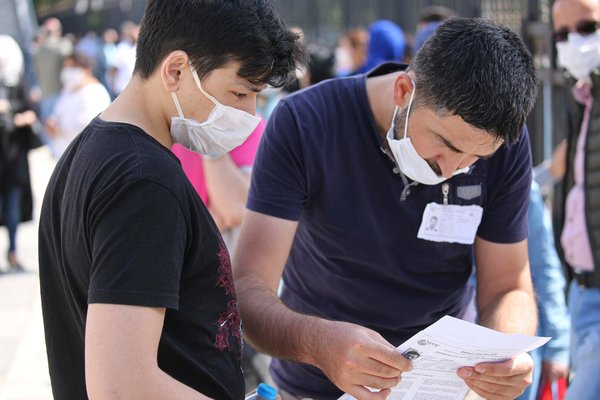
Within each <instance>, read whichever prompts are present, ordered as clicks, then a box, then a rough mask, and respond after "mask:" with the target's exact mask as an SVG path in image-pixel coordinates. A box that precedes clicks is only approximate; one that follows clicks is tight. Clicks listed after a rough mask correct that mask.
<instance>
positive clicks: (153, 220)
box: [88, 180, 187, 309]
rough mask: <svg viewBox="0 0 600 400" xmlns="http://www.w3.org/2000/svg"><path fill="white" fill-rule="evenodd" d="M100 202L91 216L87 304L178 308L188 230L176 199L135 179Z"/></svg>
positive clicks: (162, 188) (163, 190) (147, 182)
mask: <svg viewBox="0 0 600 400" xmlns="http://www.w3.org/2000/svg"><path fill="white" fill-rule="evenodd" d="M101 203H102V204H97V205H95V206H94V207H92V211H91V213H90V222H89V229H88V231H89V243H90V247H91V253H92V269H91V274H90V286H89V292H88V303H90V304H91V303H111V304H126V305H138V306H145V307H165V308H172V309H177V308H178V301H179V285H180V278H181V271H182V266H183V261H184V254H185V249H186V235H187V234H186V232H187V227H186V223H185V221H186V220H185V218H184V214H183V210H182V207H181V205H180V203H179V201H178V200H177V198H176V197H175V195H174V194H173V193H172V192H171V191H169V190H168V189H166V188H165V187H163V186H161V185H159V184H157V183H154V182H152V181H147V180H136V181H133V182H130V183H126V184H124V185H123V186H122V187H121V188H120V189H119V190H118V191H117V192H116V193H114V194H113V195H111V196H110V198H109V199H107V200H105V201H103V202H101Z"/></svg>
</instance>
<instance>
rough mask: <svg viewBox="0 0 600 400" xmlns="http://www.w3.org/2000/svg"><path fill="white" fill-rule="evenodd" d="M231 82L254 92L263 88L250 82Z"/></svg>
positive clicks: (258, 91)
mask: <svg viewBox="0 0 600 400" xmlns="http://www.w3.org/2000/svg"><path fill="white" fill-rule="evenodd" d="M233 84H234V85H236V86H242V87H244V89H246V90H249V91H251V92H254V93H260V92H262V90H263V88H261V87H258V86H256V85H253V84H251V83H250V82H240V81H234V82H233Z"/></svg>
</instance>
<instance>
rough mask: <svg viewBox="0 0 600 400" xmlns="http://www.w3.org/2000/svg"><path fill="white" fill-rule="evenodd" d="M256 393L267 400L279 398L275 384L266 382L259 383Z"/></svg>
mask: <svg viewBox="0 0 600 400" xmlns="http://www.w3.org/2000/svg"><path fill="white" fill-rule="evenodd" d="M256 394H258V395H259V396H260V397H262V398H263V399H265V400H275V399H276V398H277V390H275V388H274V387H273V386H271V385H267V384H266V383H261V384H260V385H258V389H256Z"/></svg>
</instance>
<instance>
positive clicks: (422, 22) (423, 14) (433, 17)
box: [412, 6, 456, 55]
mask: <svg viewBox="0 0 600 400" xmlns="http://www.w3.org/2000/svg"><path fill="white" fill-rule="evenodd" d="M455 16H456V12H455V11H454V10H452V9H450V8H448V7H444V6H429V7H425V8H423V9H421V11H419V23H418V24H417V31H416V33H415V41H414V43H413V46H412V54H413V55H414V54H416V53H417V51H419V49H420V48H421V46H423V43H425V41H426V40H427V39H429V37H430V36H431V35H432V34H433V32H434V31H435V30H436V29H437V27H438V26H440V24H441V23H442V22H444V21H445V20H447V19H448V18H452V17H455Z"/></svg>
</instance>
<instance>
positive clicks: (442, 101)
mask: <svg viewBox="0 0 600 400" xmlns="http://www.w3.org/2000/svg"><path fill="white" fill-rule="evenodd" d="M409 70H412V71H414V73H415V75H416V77H417V82H416V84H417V92H416V97H415V106H420V105H422V106H426V107H429V108H431V109H433V110H434V111H435V112H437V113H439V114H444V113H449V114H453V115H458V116H460V117H461V118H462V119H463V120H464V121H465V122H466V123H468V124H470V125H471V126H473V127H475V128H478V129H483V130H485V131H487V132H489V133H490V134H492V135H493V136H494V137H495V138H496V139H499V140H503V141H504V142H505V143H507V144H508V143H514V142H516V141H517V140H518V138H519V136H520V133H521V130H522V129H523V125H524V124H525V119H526V118H527V115H528V114H529V112H530V111H531V109H532V108H533V105H534V103H535V99H536V93H537V78H536V74H535V67H534V64H533V60H532V58H531V54H530V53H529V51H528V50H527V48H526V47H525V45H524V44H523V42H522V41H521V39H520V38H519V36H518V35H517V34H515V33H514V32H512V31H511V30H510V29H509V28H507V27H505V26H501V25H497V24H495V23H493V22H491V21H488V20H485V19H482V18H452V19H449V20H447V21H446V22H444V23H442V24H441V25H440V26H439V27H438V28H437V30H436V32H435V34H434V35H433V36H432V37H431V38H430V40H428V41H427V42H426V43H425V44H424V45H423V47H422V48H421V50H419V52H418V53H417V55H416V56H415V58H414V59H413V60H412V62H411V64H410V66H409Z"/></svg>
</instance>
